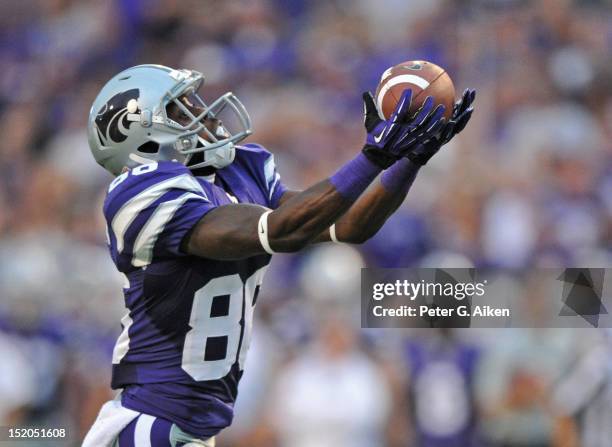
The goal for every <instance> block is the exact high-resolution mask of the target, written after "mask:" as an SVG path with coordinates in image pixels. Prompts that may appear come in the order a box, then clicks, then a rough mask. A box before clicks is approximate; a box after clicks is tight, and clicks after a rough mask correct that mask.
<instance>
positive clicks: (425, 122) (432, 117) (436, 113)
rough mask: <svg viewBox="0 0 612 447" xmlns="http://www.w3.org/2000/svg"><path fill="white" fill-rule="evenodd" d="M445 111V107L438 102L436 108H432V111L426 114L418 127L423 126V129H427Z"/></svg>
mask: <svg viewBox="0 0 612 447" xmlns="http://www.w3.org/2000/svg"><path fill="white" fill-rule="evenodd" d="M445 111H446V107H444V106H443V105H442V104H439V105H438V106H436V108H435V109H434V110H433V112H431V113H430V114H429V115H427V117H426V118H425V120H423V123H422V125H420V126H419V127H424V128H425V129H427V128H428V127H430V126H431V125H432V124H434V123H436V122H437V121H439V120H440V118H442V116H443V115H444V112H445Z"/></svg>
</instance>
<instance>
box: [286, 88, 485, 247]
mask: <svg viewBox="0 0 612 447" xmlns="http://www.w3.org/2000/svg"><path fill="white" fill-rule="evenodd" d="M475 96H476V92H475V91H474V90H471V89H466V90H465V91H464V93H463V95H462V98H461V99H460V100H459V101H457V103H456V104H455V107H454V108H453V114H452V116H451V118H450V120H449V122H447V123H445V125H444V127H443V129H442V130H441V131H440V132H439V134H438V135H437V136H434V137H432V138H430V139H429V140H427V141H423V142H422V143H421V144H418V145H415V146H414V148H413V149H412V150H411V151H410V152H409V153H408V154H406V157H405V158H404V159H402V160H400V161H398V162H396V163H395V164H394V165H392V166H391V167H390V168H389V169H387V170H386V171H384V172H383V174H382V175H381V176H380V181H378V182H376V183H374V184H373V185H372V186H371V187H370V188H369V189H368V190H367V191H366V192H365V193H364V194H363V195H362V196H361V197H360V198H359V200H357V201H356V202H355V203H354V204H353V206H351V207H350V209H349V210H348V211H347V212H346V214H344V215H343V216H342V217H340V218H339V219H338V220H337V221H336V222H335V225H334V228H333V230H332V229H331V228H330V229H329V230H328V229H326V230H325V231H324V232H323V233H321V234H320V235H319V236H318V237H317V238H316V239H315V241H314V242H328V241H330V240H332V238H331V232H332V231H333V232H334V233H335V238H336V241H339V242H348V243H354V244H361V243H363V242H365V241H367V240H368V239H370V238H371V237H372V236H374V235H375V234H376V233H377V232H378V231H379V230H380V229H381V228H382V226H383V225H384V223H385V222H386V221H387V219H388V218H389V217H390V216H391V215H392V214H393V213H394V212H395V211H396V210H397V208H399V206H400V205H401V204H402V202H403V201H404V199H405V198H406V195H407V194H408V191H409V190H410V187H411V186H412V184H413V182H414V180H415V178H416V175H417V173H418V172H419V169H420V168H421V166H423V165H425V164H426V163H427V162H428V161H429V159H431V157H433V156H434V155H435V154H436V153H437V152H438V151H439V150H440V148H441V147H442V146H443V145H444V144H446V143H448V142H449V141H450V140H451V139H452V138H453V137H454V136H455V135H456V134H458V133H459V132H461V131H462V130H463V129H464V128H465V126H466V125H467V123H468V121H469V120H470V118H471V115H472V112H473V107H472V103H473V102H474V98H475ZM366 113H367V111H366ZM371 113H375V111H374V110H373V109H372V111H371ZM295 194H298V193H297V192H295V191H287V192H286V193H285V194H284V195H283V197H282V199H281V203H283V202H284V201H285V200H289V199H290V198H291V197H293V196H294V195H295Z"/></svg>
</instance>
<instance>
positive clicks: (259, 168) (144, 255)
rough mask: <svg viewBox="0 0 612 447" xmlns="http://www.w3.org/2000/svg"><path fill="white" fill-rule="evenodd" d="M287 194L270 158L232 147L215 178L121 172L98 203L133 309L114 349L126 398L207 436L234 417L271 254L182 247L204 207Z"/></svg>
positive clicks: (158, 167)
mask: <svg viewBox="0 0 612 447" xmlns="http://www.w3.org/2000/svg"><path fill="white" fill-rule="evenodd" d="M284 191H285V188H284V186H283V185H282V183H281V182H280V177H279V175H278V173H277V172H276V168H275V166H274V159H273V156H272V154H270V153H269V152H268V151H266V150H265V149H264V148H262V147H261V146H258V145H254V144H249V145H245V146H241V147H237V148H236V158H235V160H234V162H233V163H232V164H231V165H229V166H227V167H226V168H224V169H221V170H218V171H217V172H216V174H215V176H214V180H213V179H212V178H208V179H205V178H198V177H194V176H193V175H192V173H191V171H189V169H187V168H186V167H185V166H183V165H182V164H179V163H175V162H167V161H160V162H155V163H150V164H146V165H141V166H139V167H137V168H134V169H132V170H131V171H129V172H126V173H124V174H122V175H120V176H118V177H117V178H116V179H115V180H114V181H113V182H112V183H111V185H110V187H109V190H108V195H107V197H106V200H105V202H104V215H105V217H106V222H107V229H108V239H109V248H110V252H111V256H112V258H113V261H114V263H115V265H116V266H117V269H118V270H119V271H120V272H122V273H123V274H124V275H125V277H126V284H125V286H124V289H123V292H124V296H125V304H126V307H127V309H128V310H129V312H128V314H127V315H126V316H125V317H123V319H122V326H123V332H122V333H121V335H120V336H119V339H118V341H117V344H116V346H115V349H114V351H113V378H112V387H113V388H115V389H116V388H123V393H122V404H123V405H124V406H125V407H127V408H131V409H133V410H136V411H140V412H143V413H147V414H150V415H153V416H157V417H161V418H164V419H167V420H170V421H172V422H174V423H176V424H177V425H178V426H179V427H180V428H181V429H183V430H184V431H186V432H188V433H191V434H194V435H197V436H200V437H210V436H213V435H215V434H216V433H218V432H219V431H220V430H221V429H223V428H224V427H226V426H228V425H229V424H230V423H231V421H232V416H233V405H234V401H235V400H236V395H237V387H238V381H239V380H240V376H241V375H242V368H243V367H244V361H245V359H246V353H247V351H248V348H249V342H250V333H251V327H252V317H253V308H254V307H255V303H256V300H257V295H258V292H259V287H260V285H261V282H262V280H263V275H264V272H265V270H266V268H267V265H268V263H269V262H270V256H268V255H261V256H253V257H251V258H248V259H243V260H240V261H217V260H212V259H206V258H199V257H195V256H190V255H187V254H186V253H183V252H182V251H181V243H182V241H183V239H184V237H185V235H187V234H188V233H189V231H190V230H191V229H192V228H193V227H194V225H195V224H196V223H197V222H198V221H199V220H200V219H201V218H202V217H203V216H204V215H205V214H206V213H208V212H209V211H211V210H213V209H214V208H216V207H218V206H222V205H228V204H231V203H232V202H238V203H254V204H259V205H263V206H266V207H268V208H276V207H277V206H278V202H279V199H280V197H281V195H282V194H283V192H284Z"/></svg>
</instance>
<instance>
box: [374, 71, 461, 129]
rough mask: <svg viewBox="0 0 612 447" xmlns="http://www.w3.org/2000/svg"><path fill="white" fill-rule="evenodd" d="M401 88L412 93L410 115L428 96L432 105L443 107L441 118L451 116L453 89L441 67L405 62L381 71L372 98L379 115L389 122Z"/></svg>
mask: <svg viewBox="0 0 612 447" xmlns="http://www.w3.org/2000/svg"><path fill="white" fill-rule="evenodd" d="M405 89H411V90H412V103H411V104H410V113H415V112H416V111H417V110H418V109H419V107H421V105H423V101H425V98H427V97H428V96H432V97H433V99H434V104H436V105H437V104H443V105H444V106H445V107H446V111H445V112H444V117H445V118H447V119H448V118H449V117H450V116H451V114H452V113H453V104H454V103H455V86H454V85H453V80H452V79H451V78H450V76H449V75H448V73H447V72H446V71H445V70H444V69H443V68H442V67H439V66H438V65H436V64H433V63H431V62H427V61H406V62H402V63H400V64H397V65H394V66H393V67H390V68H388V69H387V70H385V72H384V73H383V74H382V76H381V78H380V83H379V84H378V87H377V88H376V95H375V96H374V101H375V102H376V107H377V108H378V112H379V114H382V115H383V116H384V117H385V118H386V119H389V117H390V116H391V114H392V113H393V110H395V106H396V105H397V102H398V101H399V99H400V98H401V96H402V92H403V91H404V90H405Z"/></svg>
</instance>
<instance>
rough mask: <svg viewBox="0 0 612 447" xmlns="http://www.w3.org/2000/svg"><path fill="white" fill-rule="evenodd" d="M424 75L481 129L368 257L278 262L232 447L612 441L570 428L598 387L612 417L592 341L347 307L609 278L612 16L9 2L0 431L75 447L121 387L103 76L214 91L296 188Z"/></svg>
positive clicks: (552, 1)
mask: <svg viewBox="0 0 612 447" xmlns="http://www.w3.org/2000/svg"><path fill="white" fill-rule="evenodd" d="M414 59H425V60H430V61H433V62H435V63H437V64H439V65H441V66H443V67H445V68H446V69H447V70H448V72H449V73H450V74H451V77H452V78H453V80H454V82H455V87H456V89H457V93H458V94H459V93H460V92H461V91H462V90H463V89H464V88H465V87H473V88H476V89H477V91H478V96H477V99H476V111H475V113H474V115H473V118H472V121H471V122H470V125H469V126H468V128H467V129H466V130H465V131H464V132H463V133H462V134H461V135H460V136H459V137H457V138H456V139H455V140H453V141H452V142H451V143H450V144H448V145H447V146H446V147H444V149H443V150H442V151H441V153H440V154H439V155H437V156H436V157H435V158H434V159H433V160H432V161H431V162H430V163H429V164H428V166H427V167H426V168H424V169H423V170H422V172H421V173H420V174H419V176H418V178H417V181H416V183H415V185H414V187H413V188H412V190H411V192H410V194H409V196H408V199H407V200H406V203H405V204H404V205H403V206H402V207H401V208H400V209H399V211H398V212H397V213H396V215H394V216H393V217H392V218H391V219H390V220H389V221H388V223H387V224H386V225H385V227H384V228H383V229H382V230H381V232H380V233H379V234H378V235H377V236H376V237H374V238H373V239H372V240H370V241H368V242H367V243H366V244H365V245H363V246H360V247H342V246H334V247H328V246H321V247H314V248H312V249H310V250H308V251H307V252H306V253H304V254H300V255H292V256H289V255H279V256H276V257H275V259H274V260H273V262H272V266H271V269H270V271H269V273H268V277H267V280H266V283H264V289H263V291H262V299H261V300H259V302H258V312H257V315H256V322H255V330H254V337H255V339H254V343H253V347H252V348H251V352H250V354H249V362H248V363H247V366H246V373H245V376H244V379H243V381H244V382H243V383H242V384H241V389H240V398H239V400H238V407H237V415H236V419H235V424H234V426H233V427H232V428H230V429H229V430H227V432H225V433H224V434H223V435H222V436H221V437H220V439H219V445H221V446H224V445H227V446H230V445H231V446H249V447H251V446H254V447H257V446H279V447H285V446H287V447H296V446H297V447H315V446H316V447H326V446H351V447H355V446H364V447H365V446H368V447H369V446H385V445H388V446H418V447H430V446H431V447H447V446H448V447H454V446H462V447H464V446H465V447H471V446H499V447H502V446H507V447H521V446H525V447H527V446H533V447H537V446H576V445H585V446H593V447H594V446H599V445H612V440H611V439H612V434H611V435H610V436H611V437H609V438H606V437H605V435H601V433H602V430H603V428H601V427H602V426H603V425H605V421H602V422H600V423H599V425H598V424H597V421H595V422H593V425H592V426H591V428H588V429H585V425H584V424H583V425H580V424H577V422H576V421H577V420H578V417H577V415H578V414H584V413H585V412H587V411H588V410H589V408H592V402H593V400H594V399H595V397H599V400H602V403H601V405H602V408H612V403H611V402H612V397H607V399H608V400H607V401H606V400H605V399H606V396H607V395H610V396H612V392H608V393H607V394H606V393H603V391H602V390H605V389H607V387H608V385H607V384H608V381H609V380H610V377H609V375H610V373H609V372H607V371H609V370H612V368H611V367H610V366H609V365H608V363H607V361H606V359H607V358H608V357H610V358H612V355H611V354H610V352H611V351H610V350H609V349H608V347H607V342H606V340H605V339H604V337H603V336H602V335H601V334H600V333H599V332H597V331H592V332H588V331H582V332H580V334H579V336H577V335H576V332H568V331H567V330H561V329H559V330H535V329H534V330H527V329H525V330H507V331H502V330H497V331H489V332H487V331H474V330H463V331H437V330H430V331H413V332H402V331H400V330H379V331H376V330H360V329H359V305H358V301H357V297H358V293H359V290H358V286H359V268H360V267H362V266H378V267H398V266H402V267H404V266H419V265H428V266H452V265H453V264H455V263H460V264H461V263H464V262H467V263H471V264H473V265H475V266H478V267H504V268H524V267H559V266H589V267H595V266H598V267H607V266H609V265H610V264H611V262H610V259H611V252H610V249H611V248H612V247H611V243H612V143H611V141H612V138H611V137H612V5H611V4H610V2H609V1H608V0H581V1H578V0H575V1H570V0H539V1H535V0H533V1H530V0H456V1H450V0H411V1H405V0H384V1H383V0H376V1H374V0H350V1H349V0H328V1H322V0H321V1H307V0H237V1H226V2H216V1H212V0H164V1H161V0H108V1H102V2H100V1H93V0H78V1H77V0H19V1H8V2H6V1H5V2H0V67H2V72H1V74H0V118H1V119H0V135H1V138H0V425H11V424H19V425H24V424H26V425H27V424H30V425H33V426H40V425H41V424H42V425H44V426H50V427H58V426H59V427H67V428H68V429H69V432H70V438H71V440H70V441H69V442H67V444H66V445H78V441H79V439H80V438H81V437H82V435H83V433H84V432H85V431H86V430H87V429H88V427H89V425H90V424H91V422H92V420H93V419H94V418H95V415H96V413H97V411H98V409H99V406H100V405H101V403H102V402H104V401H105V400H107V399H109V398H110V397H112V395H113V394H112V393H111V391H110V390H109V376H110V358H111V352H112V347H113V344H114V341H115V339H116V337H117V336H118V334H119V332H120V326H119V320H120V316H121V314H122V312H123V303H122V296H121V281H120V278H119V277H118V274H117V273H116V272H115V270H114V266H113V265H112V263H111V260H110V257H109V256H108V254H107V251H106V247H105V238H104V229H103V228H104V227H103V224H102V212H101V202H102V200H103V196H104V192H105V189H106V185H107V184H108V183H109V182H110V180H111V178H110V176H109V174H107V173H106V172H105V171H104V170H103V169H101V168H100V167H99V166H97V165H96V164H95V162H94V161H93V158H92V157H91V154H90V152H89V149H88V145H87V139H86V122H87V116H88V113H89V107H90V105H91V103H92V100H93V99H94V97H95V95H96V94H97V92H98V90H99V89H100V87H101V86H102V85H103V83H104V82H105V81H106V80H108V79H109V78H110V77H111V76H112V75H114V74H115V73H116V72H118V71H120V70H121V69H123V68H126V67H128V66H131V65H135V64H138V63H159V64H164V65H169V66H173V67H185V68H192V69H196V70H199V71H202V72H203V73H204V74H205V77H206V87H205V89H204V95H205V99H208V100H209V101H210V100H211V99H214V98H216V96H217V95H219V94H221V93H224V92H225V91H228V90H232V91H234V92H235V93H236V94H237V95H238V97H239V98H240V99H241V100H242V102H243V103H244V104H245V105H246V107H247V109H248V110H249V112H250V114H251V116H252V118H253V121H254V129H255V133H254V135H253V136H252V137H251V138H250V140H249V141H253V142H258V143H261V144H263V145H265V146H266V147H267V148H268V149H269V150H271V151H272V152H274V153H275V156H276V161H277V164H278V165H279V170H280V173H281V175H282V177H283V181H284V182H285V184H287V185H288V186H289V187H291V188H295V189H298V188H303V187H307V186H309V185H311V184H312V183H314V182H315V181H318V180H320V179H323V178H325V177H327V176H329V175H330V174H331V173H333V172H334V170H335V169H336V168H337V167H338V166H340V165H341V164H342V163H343V162H344V161H345V160H348V159H349V158H351V157H352V156H353V155H354V154H355V153H356V152H357V151H358V150H359V149H360V148H361V146H362V144H363V136H364V132H363V129H362V122H361V110H362V107H361V92H362V91H364V90H367V89H370V90H374V89H375V87H376V84H377V82H378V80H379V77H380V75H381V73H382V72H383V71H384V70H385V69H386V68H387V67H388V66H390V65H394V64H396V63H398V62H401V61H404V60H414ZM462 265H463V264H462ZM356 288H357V289H356ZM585 365H586V366H585ZM589 374H592V376H593V377H592V376H590V375H589ZM584 377H586V379H585V378H584ZM572 380H573V381H578V383H589V384H591V385H592V386H591V387H590V388H589V389H587V390H584V389H581V391H580V392H576V391H575V388H572V383H573V382H572ZM591 388H592V389H591ZM568 390H570V391H568ZM589 393H590V394H589ZM606 402H607V403H606ZM606 405H607V406H606ZM603 411H604V410H599V411H598V413H599V414H602V412H603ZM606 411H608V413H605V414H606V415H609V416H610V418H612V410H609V409H608V410H606ZM609 420H612V419H609ZM608 425H609V424H608ZM587 426H588V425H587ZM598 437H599V438H598ZM580 439H582V442H583V444H578V442H579V440H580ZM572 442H573V444H572ZM589 442H590V443H589ZM598 442H603V443H598ZM31 445H37V444H35V443H32V444H31ZM40 445H45V443H44V442H41V443H40ZM52 445H57V444H52Z"/></svg>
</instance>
